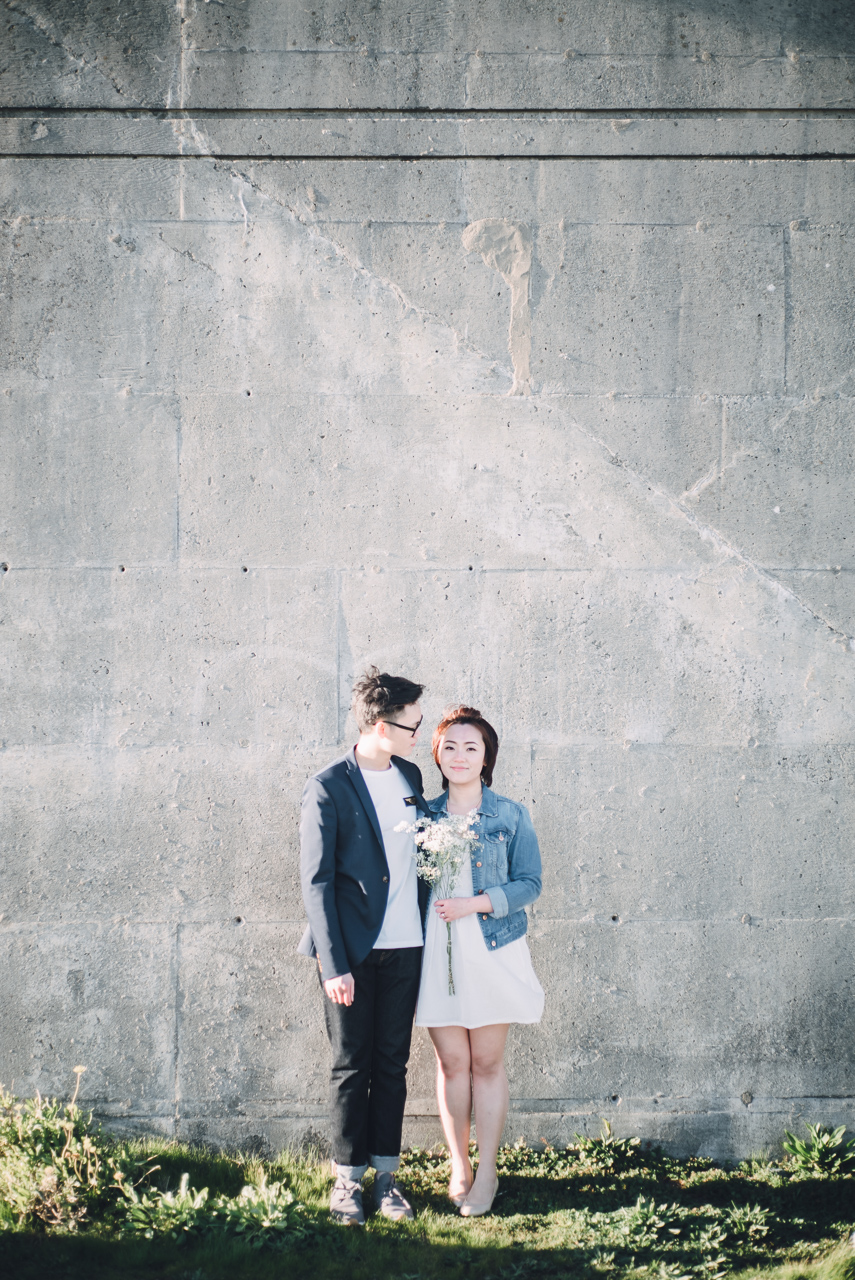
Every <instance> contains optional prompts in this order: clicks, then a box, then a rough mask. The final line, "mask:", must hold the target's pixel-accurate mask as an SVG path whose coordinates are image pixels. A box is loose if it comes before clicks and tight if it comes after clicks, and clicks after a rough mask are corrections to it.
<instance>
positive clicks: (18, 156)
mask: <svg viewBox="0 0 855 1280" xmlns="http://www.w3.org/2000/svg"><path fill="white" fill-rule="evenodd" d="M0 159H8V160H179V161H186V160H209V161H210V160H214V161H217V160H220V161H223V160H225V161H240V160H252V161H254V162H256V163H259V164H264V163H270V162H277V163H281V162H283V161H311V162H313V163H317V162H319V161H331V162H333V163H336V164H341V163H345V162H348V161H350V162H357V163H360V162H368V161H378V160H391V161H395V162H397V163H399V164H415V163H418V164H422V163H428V162H430V163H433V164H436V163H439V162H442V161H447V162H450V163H459V162H460V161H465V160H477V161H487V160H493V161H499V162H506V161H510V160H516V161H521V162H522V163H524V164H537V163H540V162H550V161H551V162H554V161H567V162H572V161H578V160H595V161H600V162H601V161H604V160H611V161H621V160H638V161H649V160H668V161H678V160H684V161H698V160H703V161H710V162H711V161H716V160H718V161H730V160H758V161H767V162H771V161H782V162H787V161H791V162H792V161H797V162H803V161H813V160H820V161H823V160H824V161H828V160H855V151H816V152H804V153H799V152H793V153H788V154H786V155H771V154H766V153H764V152H760V151H755V152H738V151H727V152H724V151H723V152H721V153H720V154H718V155H710V154H708V153H703V152H684V153H683V154H677V155H675V154H673V153H670V152H668V153H666V152H656V151H654V152H649V153H641V152H638V153H636V152H612V153H604V154H602V155H600V154H596V155H594V154H590V155H588V154H586V155H566V154H557V155H555V154H549V155H530V156H526V155H519V154H514V153H512V152H501V153H498V152H497V153H496V154H495V155H489V154H479V155H465V154H460V155H431V154H427V155H424V154H419V153H412V154H409V153H399V152H395V153H391V152H389V153H386V152H379V151H378V152H376V153H374V154H373V155H314V154H312V155H309V154H305V155H301V154H299V153H293V152H287V153H285V152H283V153H281V154H275V155H271V154H265V155H257V154H256V153H254V152H252V153H247V152H217V153H216V154H214V155H202V154H196V153H190V154H185V155H181V154H179V153H178V152H174V151H51V152H44V151H2V152H0Z"/></svg>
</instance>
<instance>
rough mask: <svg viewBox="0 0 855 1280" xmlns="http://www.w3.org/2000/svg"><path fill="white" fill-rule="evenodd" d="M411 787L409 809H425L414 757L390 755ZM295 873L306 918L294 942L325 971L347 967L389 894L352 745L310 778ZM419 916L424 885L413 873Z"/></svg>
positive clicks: (376, 925) (370, 936)
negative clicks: (304, 929)
mask: <svg viewBox="0 0 855 1280" xmlns="http://www.w3.org/2000/svg"><path fill="white" fill-rule="evenodd" d="M392 764H394V765H397V767H398V768H399V769H400V770H401V773H402V774H403V775H404V777H405V778H406V779H407V782H408V783H409V784H410V786H411V787H412V792H413V795H414V796H415V797H416V804H415V805H413V807H412V809H411V810H410V812H411V813H412V815H413V821H415V820H416V818H417V817H418V816H419V814H425V815H427V816H431V815H430V810H429V809H428V807H427V804H426V803H425V799H424V791H423V787H422V775H421V770H420V769H419V767H418V765H415V764H411V763H410V761H409V760H403V759H401V758H400V757H399V756H392ZM300 876H301V880H302V885H303V902H304V904H305V907H306V915H307V916H308V918H309V925H308V928H307V929H306V932H305V933H304V934H303V937H302V939H301V941H300V945H299V946H298V948H297V950H298V951H299V952H300V954H301V955H304V956H317V958H318V960H319V962H320V965H321V973H322V975H323V977H324V979H325V980H326V979H328V978H336V977H338V976H339V974H342V973H352V972H353V970H354V968H355V966H356V965H358V964H360V963H361V962H362V961H363V960H364V959H365V957H366V956H367V955H368V953H369V951H371V949H372V947H373V946H374V943H375V942H376V941H377V938H378V936H379V933H380V930H381V928H382V926H383V917H384V915H385V914H386V903H387V902H388V899H389V864H388V863H387V861H386V851H385V849H384V848H383V836H382V833H381V831H380V824H379V822H378V821H377V812H376V810H375V808H374V804H373V802H372V800H371V796H370V794H369V792H368V788H367V787H366V785H365V783H364V781H363V779H362V774H361V773H360V771H359V765H358V764H357V763H356V753H355V749H354V748H351V750H350V751H348V753H347V755H345V756H342V758H341V759H340V760H335V761H333V763H332V764H330V765H327V767H326V768H325V769H321V771H320V772H319V773H316V774H315V775H314V777H312V778H309V781H308V782H307V783H306V785H305V787H304V788H303V800H302V804H301V807H300ZM418 886H419V909H420V910H421V914H422V921H424V917H425V912H426V911H427V904H428V899H429V898H430V890H429V886H428V885H427V884H426V883H425V881H424V880H421V879H419V882H418Z"/></svg>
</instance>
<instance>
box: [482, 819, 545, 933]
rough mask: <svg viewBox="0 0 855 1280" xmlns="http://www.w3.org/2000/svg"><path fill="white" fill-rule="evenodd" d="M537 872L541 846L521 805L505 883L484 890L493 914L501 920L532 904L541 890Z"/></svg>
mask: <svg viewBox="0 0 855 1280" xmlns="http://www.w3.org/2000/svg"><path fill="white" fill-rule="evenodd" d="M540 872H541V865H540V846H539V845H538V843H537V836H536V835H535V832H534V827H533V826H532V821H531V818H530V817H529V814H528V810H527V809H525V808H522V806H521V812H520V820H519V822H518V823H517V829H516V831H515V832H514V835H513V839H512V840H511V843H510V847H509V848H508V881H507V884H496V885H490V888H489V889H488V890H487V894H488V895H489V898H490V902H491V903H492V906H493V915H494V916H495V917H496V918H497V919H501V917H502V916H509V915H513V913H514V912H515V911H521V910H522V908H523V907H527V906H528V904H529V903H530V902H535V901H536V900H537V899H538V898H539V897H540V890H541V887H542V885H541V879H540ZM482 896H487V895H482ZM476 901H477V899H476ZM475 910H476V911H477V910H478V907H477V906H476V907H475Z"/></svg>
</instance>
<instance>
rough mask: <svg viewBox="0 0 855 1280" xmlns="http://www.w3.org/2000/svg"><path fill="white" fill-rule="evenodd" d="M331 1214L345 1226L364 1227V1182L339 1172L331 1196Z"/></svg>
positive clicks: (334, 1219) (333, 1218)
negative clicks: (355, 1180)
mask: <svg viewBox="0 0 855 1280" xmlns="http://www.w3.org/2000/svg"><path fill="white" fill-rule="evenodd" d="M330 1216H331V1217H332V1220H333V1222H338V1223H340V1224H341V1226H343V1227H364V1226H365V1214H364V1213H363V1212H362V1183H361V1182H353V1181H351V1179H350V1178H345V1177H343V1176H342V1174H339V1175H338V1177H337V1178H336V1180H335V1186H334V1187H333V1189H332V1195H331V1196H330Z"/></svg>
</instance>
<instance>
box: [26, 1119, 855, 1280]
mask: <svg viewBox="0 0 855 1280" xmlns="http://www.w3.org/2000/svg"><path fill="white" fill-rule="evenodd" d="M130 1153H131V1155H132V1156H133V1157H135V1158H136V1159H143V1158H150V1159H151V1162H152V1163H153V1164H156V1165H158V1166H159V1168H158V1169H157V1170H156V1171H155V1172H153V1173H152V1175H151V1179H150V1180H151V1184H152V1185H153V1186H155V1187H157V1188H159V1189H161V1190H163V1191H174V1190H176V1189H177V1188H178V1186H179V1183H180V1180H181V1176H182V1175H183V1174H185V1173H189V1182H190V1185H191V1186H194V1187H196V1188H201V1187H208V1188H209V1189H210V1193H211V1196H212V1197H213V1196H214V1195H216V1194H223V1195H228V1196H235V1195H238V1193H239V1192H240V1190H241V1188H242V1187H243V1186H244V1185H245V1184H246V1183H254V1184H258V1183H260V1181H261V1180H262V1178H263V1177H265V1176H266V1178H267V1181H268V1182H269V1183H272V1182H282V1183H284V1184H286V1185H287V1186H288V1187H290V1188H291V1190H292V1191H293V1193H294V1195H295V1197H296V1199H297V1200H298V1201H300V1202H301V1203H302V1204H303V1205H304V1206H305V1207H306V1211H307V1220H308V1221H310V1222H311V1223H312V1228H313V1230H312V1235H311V1236H310V1238H309V1239H308V1240H306V1241H302V1242H297V1243H295V1244H294V1245H293V1246H292V1247H291V1248H289V1249H287V1250H284V1251H281V1252H272V1251H270V1250H267V1249H263V1248H262V1249H249V1248H248V1247H247V1246H246V1245H245V1244H243V1243H242V1242H240V1241H236V1240H229V1239H226V1238H223V1239H218V1240H217V1241H216V1242H211V1240H210V1239H202V1240H194V1239H193V1238H186V1239H184V1240H181V1239H179V1240H172V1239H166V1240H164V1239H162V1238H160V1239H158V1238H155V1239H152V1240H147V1239H143V1238H139V1237H133V1238H123V1239H122V1238H116V1235H115V1231H114V1229H112V1230H111V1229H110V1228H109V1227H108V1226H106V1225H99V1223H98V1222H93V1223H90V1224H88V1225H87V1226H86V1227H85V1229H80V1230H78V1231H76V1232H74V1233H57V1232H49V1231H45V1230H43V1229H42V1230H33V1229H29V1228H28V1229H23V1230H17V1231H12V1230H7V1231H3V1232H0V1272H2V1273H3V1274H4V1275H7V1276H9V1277H10V1280H45V1277H51V1280H53V1278H54V1277H56V1278H57V1280H77V1278H78V1277H81V1278H82V1277H84V1276H85V1277H86V1280H101V1278H104V1280H106V1278H108V1277H109V1278H110V1280H112V1278H113V1277H116V1278H119V1277H121V1280H135V1278H136V1277H164V1280H166V1278H169V1280H244V1278H245V1277H246V1278H247V1280H248V1278H249V1277H252V1280H268V1278H270V1280H273V1277H276V1280H290V1278H291V1277H306V1276H311V1277H312V1280H439V1278H440V1277H441V1278H442V1280H464V1278H465V1280H488V1278H489V1277H492V1278H493V1280H529V1278H531V1280H540V1278H541V1277H543V1278H544V1280H546V1278H548V1277H564V1276H580V1277H581V1276H586V1277H601V1278H602V1280H641V1278H642V1277H643V1278H645V1280H702V1278H704V1277H705V1278H706V1280H719V1278H720V1277H723V1276H725V1275H726V1276H728V1277H729V1280H740V1278H742V1277H748V1276H751V1277H754V1278H756V1280H766V1278H767V1277H768V1278H769V1280H855V1265H853V1259H855V1253H853V1251H852V1248H851V1246H850V1245H849V1243H848V1237H849V1234H850V1232H851V1231H852V1229H853V1226H855V1180H853V1178H852V1177H828V1176H811V1175H810V1174H809V1173H806V1172H804V1171H799V1170H797V1169H796V1168H795V1167H794V1166H793V1165H792V1164H789V1165H787V1164H785V1165H780V1164H775V1163H772V1162H771V1161H767V1160H764V1159H762V1158H759V1159H755V1160H754V1161H750V1162H745V1164H744V1165H743V1166H740V1167H739V1168H722V1167H719V1166H716V1165H715V1164H713V1163H712V1162H711V1161H709V1160H703V1159H689V1160H674V1159H670V1158H668V1157H665V1156H663V1155H662V1154H661V1153H656V1152H650V1151H648V1152H644V1151H642V1150H641V1149H640V1148H639V1147H637V1146H636V1147H630V1145H629V1144H626V1143H623V1144H621V1143H617V1144H615V1145H614V1146H612V1147H611V1148H610V1147H609V1144H608V1143H607V1142H603V1143H600V1145H599V1146H597V1145H596V1144H594V1145H593V1146H591V1145H590V1144H589V1146H588V1148H587V1149H583V1150H579V1149H574V1148H570V1149H568V1150H566V1151H559V1150H553V1149H550V1148H546V1149H545V1150H542V1151H537V1150H533V1149H530V1148H523V1147H510V1148H505V1149H504V1150H503V1152H502V1154H501V1169H500V1177H501V1184H500V1185H501V1192H500V1195H499V1197H498V1199H497V1201H496V1204H495V1210H494V1213H493V1214H492V1215H491V1216H490V1217H486V1218H481V1219H475V1220H468V1221H466V1220H463V1219H461V1218H460V1217H459V1216H458V1215H457V1213H456V1212H455V1211H454V1209H453V1206H452V1205H451V1204H450V1203H449V1202H448V1200H447V1199H446V1196H445V1190H446V1186H447V1182H448V1165H447V1164H446V1162H445V1158H444V1153H443V1152H441V1151H435V1152H427V1151H418V1150H416V1151H412V1152H410V1153H408V1154H407V1155H406V1156H405V1158H404V1161H403V1165H402V1169H401V1173H400V1176H399V1181H400V1183H401V1185H402V1186H403V1188H404V1190H405V1192H406V1193H407V1194H408V1196H409V1197H410V1199H411V1201H412V1203H413V1206H414V1208H415V1209H416V1219H415V1221H414V1222H403V1223H389V1222H386V1221H385V1220H384V1219H382V1218H378V1217H371V1218H369V1221H368V1224H367V1226H366V1227H365V1229H364V1230H358V1229H350V1230H345V1229H343V1228H340V1227H336V1226H334V1225H333V1224H331V1223H330V1222H329V1219H328V1216H327V1213H326V1206H327V1205H328V1201H329V1189H330V1181H331V1179H330V1174H329V1165H328V1163H326V1162H323V1161H321V1160H320V1159H319V1158H310V1157H297V1156H293V1155H288V1154H285V1155H282V1156H281V1157H279V1158H278V1159H276V1160H273V1161H267V1162H262V1161H260V1160H258V1159H255V1158H251V1157H245V1156H241V1155H226V1154H222V1153H212V1152H210V1151H205V1150H201V1149H199V1148H193V1147H188V1146H185V1145H182V1144H178V1143H172V1142H165V1141H158V1140H154V1139H150V1140H147V1141H145V1142H137V1143H133V1144H130ZM369 1201H370V1195H366V1203H368V1202H369Z"/></svg>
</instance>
